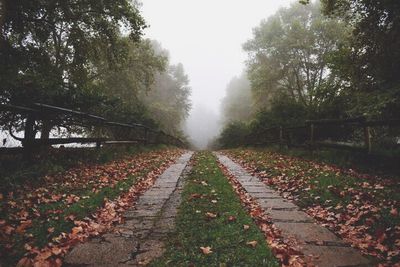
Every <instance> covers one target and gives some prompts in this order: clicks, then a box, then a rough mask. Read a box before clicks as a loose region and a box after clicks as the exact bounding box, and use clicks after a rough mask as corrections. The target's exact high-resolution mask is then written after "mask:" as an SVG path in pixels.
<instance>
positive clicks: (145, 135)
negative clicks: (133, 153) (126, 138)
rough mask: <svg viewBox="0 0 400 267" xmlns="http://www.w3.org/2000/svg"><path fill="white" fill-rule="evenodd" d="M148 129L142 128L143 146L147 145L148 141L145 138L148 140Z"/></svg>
mask: <svg viewBox="0 0 400 267" xmlns="http://www.w3.org/2000/svg"><path fill="white" fill-rule="evenodd" d="M148 135H149V134H148V129H147V128H144V145H147V143H148V140H147V138H148Z"/></svg>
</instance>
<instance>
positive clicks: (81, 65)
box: [0, 0, 145, 107]
mask: <svg viewBox="0 0 400 267" xmlns="http://www.w3.org/2000/svg"><path fill="white" fill-rule="evenodd" d="M2 11H3V15H4V18H3V21H2V25H0V26H1V28H0V43H1V50H0V51H1V52H0V61H1V62H2V64H1V69H0V84H1V88H0V95H1V98H2V100H3V101H7V102H12V103H22V104H24V103H31V102H33V101H37V102H45V103H51V104H57V103H58V104H61V103H63V105H64V106H69V107H81V106H80V104H88V103H86V102H85V101H86V100H87V97H88V95H93V96H96V93H94V92H92V94H90V93H89V92H87V91H85V90H86V87H87V81H88V79H89V76H88V74H89V72H90V67H91V60H90V57H91V52H92V51H93V50H96V48H98V47H103V48H106V47H107V49H104V50H103V51H104V52H105V53H106V56H107V59H108V61H109V63H110V64H112V63H114V62H118V61H119V59H120V58H121V57H123V56H124V54H123V53H122V52H123V51H121V50H119V49H118V47H117V46H116V43H117V41H118V39H119V38H120V27H121V25H123V26H124V28H125V29H126V30H127V32H128V34H129V36H130V37H131V39H132V40H135V41H138V40H139V38H140V36H141V34H142V30H143V28H144V27H145V24H144V21H143V19H142V17H141V16H140V14H139V11H138V9H137V8H136V6H135V4H133V3H132V2H131V1H128V0H119V1H110V0H106V1H102V2H99V1H80V2H76V1H39V0H33V1H3V2H2ZM81 101H83V102H85V103H81ZM89 102H90V100H89Z"/></svg>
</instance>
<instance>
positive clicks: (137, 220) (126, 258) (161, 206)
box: [65, 152, 193, 266]
mask: <svg viewBox="0 0 400 267" xmlns="http://www.w3.org/2000/svg"><path fill="white" fill-rule="evenodd" d="M192 154H193V153H192V152H190V153H186V154H184V155H183V156H182V157H181V158H180V159H179V160H178V161H177V163H175V164H173V165H172V166H170V167H169V168H168V169H167V170H166V171H165V172H164V173H163V174H162V175H161V176H160V177H159V178H158V179H157V180H156V182H155V184H154V186H153V187H152V188H151V189H149V190H148V191H147V192H146V193H144V194H143V195H142V196H140V197H139V199H138V202H137V204H136V206H135V207H134V208H132V209H130V210H128V211H127V212H126V214H125V215H124V216H125V218H126V222H125V223H124V224H122V225H119V226H118V227H116V228H115V229H114V232H113V233H107V234H104V235H103V236H101V237H98V238H94V239H92V240H91V241H89V242H86V243H83V244H80V245H78V246H76V247H75V248H74V249H73V250H72V251H71V252H70V253H69V254H68V255H67V256H66V258H65V266H138V265H145V264H146V263H148V262H150V261H151V260H152V259H154V258H156V257H159V256H161V255H162V254H163V252H164V240H165V238H166V237H167V234H168V233H170V232H171V231H172V230H173V228H174V221H175V217H176V214H177V207H178V206H179V204H180V201H181V198H180V195H181V194H180V193H181V191H182V180H183V179H181V178H182V177H183V176H184V175H185V173H186V172H187V163H188V161H189V160H190V158H191V156H192ZM185 168H186V169H185Z"/></svg>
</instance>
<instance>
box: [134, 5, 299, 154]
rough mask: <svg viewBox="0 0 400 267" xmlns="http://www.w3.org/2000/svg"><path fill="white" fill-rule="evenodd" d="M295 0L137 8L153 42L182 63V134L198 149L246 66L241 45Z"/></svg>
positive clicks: (215, 129)
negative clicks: (185, 103)
mask: <svg viewBox="0 0 400 267" xmlns="http://www.w3.org/2000/svg"><path fill="white" fill-rule="evenodd" d="M295 1H296V0H279V1H272V0H247V1H245V0H235V1H232V0H230V1H229V0H217V1H215V0H214V1H212V0H203V1H198V0H168V1H162V0H144V1H143V6H142V7H141V10H142V12H143V16H144V17H145V19H146V21H147V24H149V26H150V27H149V28H148V29H146V31H145V32H146V36H145V37H147V38H151V39H156V40H158V41H159V42H161V44H162V46H163V47H164V48H166V49H167V50H169V51H170V59H171V61H172V62H173V63H178V62H180V63H182V64H183V66H184V68H185V71H186V73H187V74H188V76H189V79H190V86H191V88H192V96H191V100H192V104H193V107H192V110H191V113H190V117H189V118H188V120H187V123H186V126H185V127H184V128H185V132H186V133H187V134H188V135H189V136H190V139H191V140H192V141H193V143H194V144H195V145H196V146H198V147H199V148H205V147H206V145H207V144H208V142H209V141H210V140H211V139H212V138H213V137H215V136H217V135H218V132H219V130H220V125H219V122H220V121H221V120H220V114H221V112H220V104H221V99H222V98H223V97H224V95H225V90H226V89H225V88H226V86H227V84H228V83H229V81H230V80H231V79H232V78H233V77H234V76H239V75H240V74H241V73H242V71H243V69H244V67H245V64H244V61H245V60H246V54H245V53H244V52H243V51H242V44H243V43H244V42H245V41H246V40H248V39H250V38H251V37H252V29H253V28H254V27H256V26H258V25H259V23H260V21H261V20H262V19H266V18H267V17H268V16H270V15H272V14H274V13H275V12H276V11H277V10H278V9H279V8H280V7H282V6H289V4H290V3H292V2H295Z"/></svg>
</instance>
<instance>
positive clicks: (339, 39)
mask: <svg viewBox="0 0 400 267" xmlns="http://www.w3.org/2000/svg"><path fill="white" fill-rule="evenodd" d="M319 8H320V7H319V5H318V4H310V5H306V6H304V5H299V4H294V5H292V6H291V7H290V8H287V9H281V10H279V11H278V12H277V13H276V14H275V15H273V16H271V17H269V18H268V19H267V20H266V21H263V22H262V23H261V24H260V26H259V27H257V28H255V30H254V37H253V39H251V40H249V41H248V42H247V43H246V44H245V45H244V50H245V51H247V52H248V54H249V60H248V72H249V79H250V81H251V84H252V90H253V95H254V98H255V101H256V104H257V106H258V108H262V109H268V108H269V105H270V104H271V102H273V101H274V99H276V98H277V97H284V98H290V99H292V100H293V101H296V102H299V103H301V104H302V105H304V107H305V108H307V109H308V110H309V112H319V111H320V110H321V109H323V107H324V104H325V103H326V102H329V101H331V99H333V98H335V97H336V96H337V95H339V93H340V91H339V89H340V86H341V84H342V81H341V80H340V79H339V78H338V76H337V74H336V73H334V72H332V71H331V70H330V68H329V66H328V61H327V59H328V57H329V55H330V53H332V52H333V51H335V50H337V49H338V48H339V47H340V46H341V45H343V44H344V43H345V37H346V33H347V32H346V28H345V26H344V24H343V23H342V22H340V21H339V20H335V19H330V18H327V17H324V16H323V15H322V14H321V12H320V9H319Z"/></svg>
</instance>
